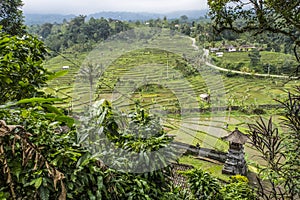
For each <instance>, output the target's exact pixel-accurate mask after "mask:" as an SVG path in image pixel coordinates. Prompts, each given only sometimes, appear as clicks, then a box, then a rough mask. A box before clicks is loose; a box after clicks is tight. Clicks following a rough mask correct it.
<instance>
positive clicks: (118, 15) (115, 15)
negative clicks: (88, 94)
mask: <svg viewBox="0 0 300 200" xmlns="http://www.w3.org/2000/svg"><path fill="white" fill-rule="evenodd" d="M207 12H208V10H190V11H175V12H170V13H161V14H160V13H147V12H98V13H94V14H90V15H88V16H87V19H89V18H91V17H94V18H101V17H103V18H106V19H109V18H111V19H118V20H122V21H137V20H140V21H146V20H150V19H157V18H163V17H164V16H166V17H167V18H168V19H175V18H179V17H180V16H182V15H186V16H187V17H188V18H189V19H198V18H200V17H204V16H205V15H206V14H207ZM74 17H75V15H62V14H25V23H26V25H33V24H44V23H55V22H56V23H62V22H63V21H64V19H65V20H70V19H71V18H74Z"/></svg>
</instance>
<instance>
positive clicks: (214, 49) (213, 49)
mask: <svg viewBox="0 0 300 200" xmlns="http://www.w3.org/2000/svg"><path fill="white" fill-rule="evenodd" d="M209 51H210V52H211V53H214V52H217V51H220V48H215V47H210V48H209Z"/></svg>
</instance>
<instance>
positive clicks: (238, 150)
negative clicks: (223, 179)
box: [222, 128, 248, 175]
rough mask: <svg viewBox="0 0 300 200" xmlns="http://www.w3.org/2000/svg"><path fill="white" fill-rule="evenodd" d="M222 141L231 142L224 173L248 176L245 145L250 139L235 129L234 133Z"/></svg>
mask: <svg viewBox="0 0 300 200" xmlns="http://www.w3.org/2000/svg"><path fill="white" fill-rule="evenodd" d="M222 139H223V140H226V141H229V150H228V154H227V159H226V162H225V165H224V167H223V170H222V173H223V174H231V175H236V174H240V175H246V174H247V164H246V161H245V152H244V144H245V143H246V142H247V140H248V137H247V136H246V135H245V134H243V133H242V132H240V131H239V130H238V128H235V130H234V131H233V132H232V133H230V134H229V135H228V136H225V137H223V138H222Z"/></svg>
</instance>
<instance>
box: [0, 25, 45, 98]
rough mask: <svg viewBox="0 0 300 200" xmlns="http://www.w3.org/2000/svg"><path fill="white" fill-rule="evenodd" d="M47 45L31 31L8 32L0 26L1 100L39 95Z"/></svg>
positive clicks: (42, 80) (43, 77) (43, 78)
mask: <svg viewBox="0 0 300 200" xmlns="http://www.w3.org/2000/svg"><path fill="white" fill-rule="evenodd" d="M45 54H46V47H45V46H44V44H43V43H42V42H41V41H39V40H37V39H36V38H35V37H32V36H31V35H24V36H23V37H19V36H11V35H9V34H5V33H4V32H1V29H0V77H1V78H0V91H1V92H0V104H2V103H5V102H7V101H12V100H20V99H22V98H30V97H34V96H38V93H39V92H38V88H40V87H41V86H42V85H43V84H45V83H46V80H47V70H46V69H45V68H44V67H43V66H42V62H43V60H44V56H45Z"/></svg>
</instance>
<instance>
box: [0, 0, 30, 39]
mask: <svg viewBox="0 0 300 200" xmlns="http://www.w3.org/2000/svg"><path fill="white" fill-rule="evenodd" d="M22 6H23V3H22V0H1V1H0V25H1V26H2V29H3V31H4V32H6V33H8V34H10V35H22V34H23V33H25V27H24V25H23V22H24V19H23V18H24V17H23V12H22V10H21V9H20V8H21V7H22Z"/></svg>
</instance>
